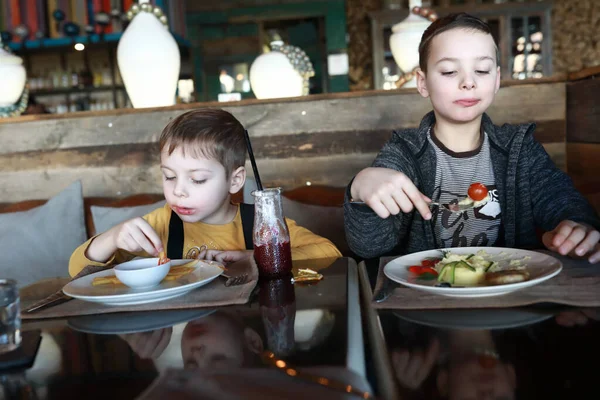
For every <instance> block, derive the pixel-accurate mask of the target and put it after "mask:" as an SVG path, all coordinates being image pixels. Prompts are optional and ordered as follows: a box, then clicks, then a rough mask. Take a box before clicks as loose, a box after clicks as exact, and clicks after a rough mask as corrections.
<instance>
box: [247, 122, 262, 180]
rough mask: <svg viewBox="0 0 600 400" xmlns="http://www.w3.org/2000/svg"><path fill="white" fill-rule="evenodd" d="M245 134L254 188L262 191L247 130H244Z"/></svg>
mask: <svg viewBox="0 0 600 400" xmlns="http://www.w3.org/2000/svg"><path fill="white" fill-rule="evenodd" d="M244 132H245V133H246V145H247V146H248V155H249V156H250V162H251V163H252V171H254V179H256V186H257V187H258V190H263V186H262V183H261V182H260V176H259V175H258V168H256V160H255V159H254V152H253V151H252V145H251V144H250V135H248V130H247V129H244Z"/></svg>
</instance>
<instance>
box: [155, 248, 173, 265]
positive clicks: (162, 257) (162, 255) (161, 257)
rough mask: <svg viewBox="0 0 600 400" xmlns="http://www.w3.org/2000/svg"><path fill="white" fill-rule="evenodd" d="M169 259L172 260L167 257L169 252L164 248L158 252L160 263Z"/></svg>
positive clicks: (164, 262)
mask: <svg viewBox="0 0 600 400" xmlns="http://www.w3.org/2000/svg"><path fill="white" fill-rule="evenodd" d="M169 261H171V260H169V259H168V258H167V253H166V252H165V251H164V250H163V251H161V252H160V253H158V265H163V264H166V263H168V262H169Z"/></svg>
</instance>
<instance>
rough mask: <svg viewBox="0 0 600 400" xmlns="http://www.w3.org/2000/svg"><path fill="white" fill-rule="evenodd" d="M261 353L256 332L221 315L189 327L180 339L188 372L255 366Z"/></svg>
mask: <svg viewBox="0 0 600 400" xmlns="http://www.w3.org/2000/svg"><path fill="white" fill-rule="evenodd" d="M262 351H263V341H262V339H261V337H260V336H259V334H258V333H257V332H256V331H255V330H253V329H252V328H250V327H247V326H244V325H243V323H242V321H241V319H240V318H238V317H236V316H234V315H231V314H229V313H225V312H221V311H217V312H216V313H214V314H211V315H209V316H208V317H205V318H200V319H197V320H195V321H192V322H190V323H188V324H187V326H186V327H185V329H184V330H183V336H182V337H181V355H182V357H183V365H184V368H186V369H194V368H226V367H245V366H252V365H253V364H255V363H257V362H258V356H259V355H260V353H261V352H262Z"/></svg>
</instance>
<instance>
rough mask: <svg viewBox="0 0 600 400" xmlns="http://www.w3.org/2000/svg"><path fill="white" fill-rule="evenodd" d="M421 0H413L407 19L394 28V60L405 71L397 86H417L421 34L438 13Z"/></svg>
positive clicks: (391, 46) (392, 46) (391, 39)
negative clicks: (424, 5)
mask: <svg viewBox="0 0 600 400" xmlns="http://www.w3.org/2000/svg"><path fill="white" fill-rule="evenodd" d="M421 5H422V2H421V0H411V1H410V10H411V13H410V14H409V15H408V17H407V18H406V19H404V20H403V21H401V22H399V23H397V24H396V25H394V27H393V28H392V32H393V34H392V36H391V37H390V48H391V50H392V54H393V56H394V60H395V61H396V63H397V64H398V66H399V67H400V69H401V70H402V72H403V73H404V75H403V77H401V78H400V80H399V81H398V83H397V87H400V86H402V87H416V86H417V81H416V79H414V77H415V75H414V72H415V68H417V67H418V66H419V43H420V42H421V36H423V32H425V30H426V29H427V27H428V26H429V25H430V24H431V22H432V21H435V20H436V19H437V15H436V14H435V13H433V12H432V11H431V10H430V9H428V8H422V7H421Z"/></svg>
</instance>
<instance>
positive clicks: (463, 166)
mask: <svg viewBox="0 0 600 400" xmlns="http://www.w3.org/2000/svg"><path fill="white" fill-rule="evenodd" d="M481 136H482V137H481V139H482V140H481V145H480V146H479V147H478V148H477V149H475V150H473V151H468V152H462V153H456V152H453V151H452V150H450V149H448V148H447V147H446V146H444V144H443V143H441V142H440V141H439V140H438V139H437V138H436V137H435V133H434V131H433V129H431V130H430V131H429V133H428V140H429V142H430V143H431V144H432V145H433V148H434V149H435V153H436V157H437V169H436V172H435V189H434V192H433V196H432V198H431V199H432V200H433V201H436V202H439V203H441V204H449V203H455V202H457V201H459V200H462V199H464V198H465V197H466V196H467V191H468V189H469V186H470V185H471V184H472V183H475V182H480V183H483V184H484V185H486V186H487V188H488V191H489V196H490V201H489V202H487V203H486V204H484V205H482V206H479V207H475V208H471V209H469V210H466V211H462V212H452V211H450V210H448V209H446V208H445V207H437V206H435V207H433V208H432V214H433V224H434V231H435V238H436V242H437V245H438V247H440V248H443V247H467V246H494V245H498V244H499V243H498V239H499V238H500V237H501V234H500V229H501V210H500V202H499V201H498V192H497V189H496V182H495V179H494V169H493V166H492V160H491V158H490V144H489V140H488V136H487V134H486V133H485V132H483V131H482V133H481Z"/></svg>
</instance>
